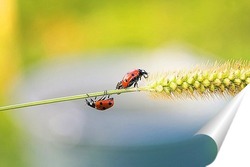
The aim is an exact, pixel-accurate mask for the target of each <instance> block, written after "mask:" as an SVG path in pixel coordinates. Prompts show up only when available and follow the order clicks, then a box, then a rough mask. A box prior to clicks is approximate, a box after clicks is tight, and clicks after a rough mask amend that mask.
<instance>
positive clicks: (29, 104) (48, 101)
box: [0, 87, 148, 111]
mask: <svg viewBox="0 0 250 167" xmlns="http://www.w3.org/2000/svg"><path fill="white" fill-rule="evenodd" d="M137 91H148V89H146V88H145V87H141V88H128V89H116V90H108V91H107V95H112V94H121V93H129V92H137ZM103 95H104V91H101V92H93V93H85V94H79V95H73V96H65V97H58V98H53V99H46V100H39V101H33V102H27V103H20V104H14V105H8V106H3V107H0V111H6V110H13V109H18V108H25V107H32V106H38V105H44V104H51V103H59V102H65V101H72V100H79V99H86V98H89V97H98V96H103Z"/></svg>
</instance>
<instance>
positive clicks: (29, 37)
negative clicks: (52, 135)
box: [0, 0, 250, 167]
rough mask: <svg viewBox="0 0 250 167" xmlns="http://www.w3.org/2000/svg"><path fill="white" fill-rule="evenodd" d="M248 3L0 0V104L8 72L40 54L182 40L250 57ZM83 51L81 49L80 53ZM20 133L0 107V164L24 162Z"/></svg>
mask: <svg viewBox="0 0 250 167" xmlns="http://www.w3.org/2000/svg"><path fill="white" fill-rule="evenodd" d="M249 17H250V1H247V0H237V1H236V0H231V1H227V0H220V1H217V0H210V1H199V0H193V1H185V0H180V1H170V0H154V1H149V0H143V1H142V0H137V1H134V0H127V1H114V0H92V1H89V0H88V1H87V0H60V1H56V0H43V1H34V0H0V69H1V73H0V84H1V86H0V104H1V105H4V104H6V103H8V101H9V100H10V99H7V98H6V96H5V95H6V94H7V93H8V91H10V89H11V87H10V85H11V83H12V82H14V80H15V77H16V76H18V75H20V74H23V73H25V71H26V70H27V69H28V68H29V67H31V66H34V65H36V64H37V63H39V62H40V61H42V60H44V59H50V58H53V57H55V56H62V55H63V56H67V55H69V56H70V55H80V53H81V54H82V53H87V52H101V51H103V50H121V51H122V50H124V49H130V50H133V49H142V50H150V49H154V48H159V47H162V46H167V45H168V44H172V43H184V44H186V45H190V46H192V47H194V48H197V49H199V50H202V51H205V52H207V53H210V54H211V55H213V56H215V57H217V58H218V59H221V58H222V59H232V58H236V59H239V58H242V59H247V60H249V59H250V56H249V55H250V47H249V46H250V38H249V37H250V31H249V30H250V22H249ZM82 55H83V54H82ZM23 140H24V135H23V134H22V132H20V130H19V128H18V127H17V125H16V124H15V121H14V120H13V118H11V116H10V115H9V114H8V113H7V112H2V113H0V166H1V167H2V166H4V167H12V166H13V167H14V166H19V167H22V166H27V165H28V162H29V157H27V156H26V155H25V148H24V147H23V145H22V142H23Z"/></svg>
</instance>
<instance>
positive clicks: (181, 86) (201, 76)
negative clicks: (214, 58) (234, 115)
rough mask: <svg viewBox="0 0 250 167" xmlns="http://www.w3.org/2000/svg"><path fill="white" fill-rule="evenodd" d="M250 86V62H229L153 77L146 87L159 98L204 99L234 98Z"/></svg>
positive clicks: (152, 75) (150, 77)
mask: <svg viewBox="0 0 250 167" xmlns="http://www.w3.org/2000/svg"><path fill="white" fill-rule="evenodd" d="M249 83H250V64H249V62H248V61H227V62H225V63H218V62H216V63H214V64H207V65H203V66H197V67H196V68H194V69H191V70H189V71H187V70H185V71H178V72H167V73H162V74H151V75H150V76H149V78H148V79H147V81H146V87H147V88H148V89H149V90H151V93H152V94H153V95H154V96H156V97H158V96H162V97H167V98H171V99H175V98H176V97H177V98H199V97H201V98H203V97H214V96H225V95H231V96H234V95H236V94H237V93H239V92H240V91H241V90H242V89H244V88H245V87H246V86H247V85H248V84H249Z"/></svg>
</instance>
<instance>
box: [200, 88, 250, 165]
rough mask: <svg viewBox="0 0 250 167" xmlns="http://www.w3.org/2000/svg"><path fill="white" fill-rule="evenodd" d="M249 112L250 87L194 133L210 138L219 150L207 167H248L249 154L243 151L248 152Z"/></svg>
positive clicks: (249, 145)
mask: <svg viewBox="0 0 250 167" xmlns="http://www.w3.org/2000/svg"><path fill="white" fill-rule="evenodd" d="M249 110H250V85H248V86H247V87H246V88H245V89H244V90H242V91H241V92H240V93H239V94H238V95H237V96H236V97H235V98H234V99H233V100H232V101H231V102H230V103H229V104H228V105H227V106H226V107H225V109H224V110H222V111H221V112H219V114H218V115H216V116H215V117H214V118H213V119H212V120H211V121H209V122H208V123H207V124H206V125H205V126H204V127H203V128H201V129H200V130H199V131H198V132H197V133H196V134H204V135H208V136H210V137H212V138H213V140H214V141H215V142H216V144H217V148H218V151H219V150H220V152H219V154H218V156H217V158H216V160H215V161H214V162H213V163H212V164H211V165H209V167H221V166H239V165H240V166H241V165H244V166H250V160H249V156H248V155H249V153H244V150H250V142H249V141H250V135H247V133H246V132H248V131H249V127H250V121H249V119H250V111H249ZM236 113H237V114H236ZM229 128H230V129H229ZM223 141H224V142H223ZM243 141H244V142H243ZM222 143H223V145H222ZM248 152H249V151H248ZM247 156H248V157H247ZM243 159H244V162H243ZM246 164H248V165H246Z"/></svg>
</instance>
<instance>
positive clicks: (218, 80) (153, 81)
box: [0, 61, 250, 111]
mask: <svg viewBox="0 0 250 167" xmlns="http://www.w3.org/2000/svg"><path fill="white" fill-rule="evenodd" d="M249 67H250V66H249V62H248V61H227V62H225V63H218V62H216V63H214V64H212V63H211V64H209V63H208V64H205V65H199V66H197V67H195V68H194V69H192V70H187V71H184V70H182V71H178V72H166V73H161V74H150V75H149V78H148V79H147V80H146V83H145V85H144V86H142V87H138V88H128V89H116V90H108V91H107V95H112V94H122V93H129V92H141V91H145V92H150V94H151V95H153V96H154V97H164V98H168V99H176V98H199V97H201V98H206V97H214V96H225V95H231V96H234V95H236V94H237V93H239V92H240V91H241V90H242V89H244V88H245V87H246V85H248V84H249V83H250V68H249ZM103 95H104V91H101V92H94V93H88V94H80V95H74V96H67V97H59V98H54V99H46V100H41V101H35V102H28V103H22V104H15V105H9V106H3V107H0V111H4V110H10V109H17V108H24V107H30V106H37V105H44V104H50V103H57V102H64V101H70V100H77V99H85V98H89V97H97V96H103Z"/></svg>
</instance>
